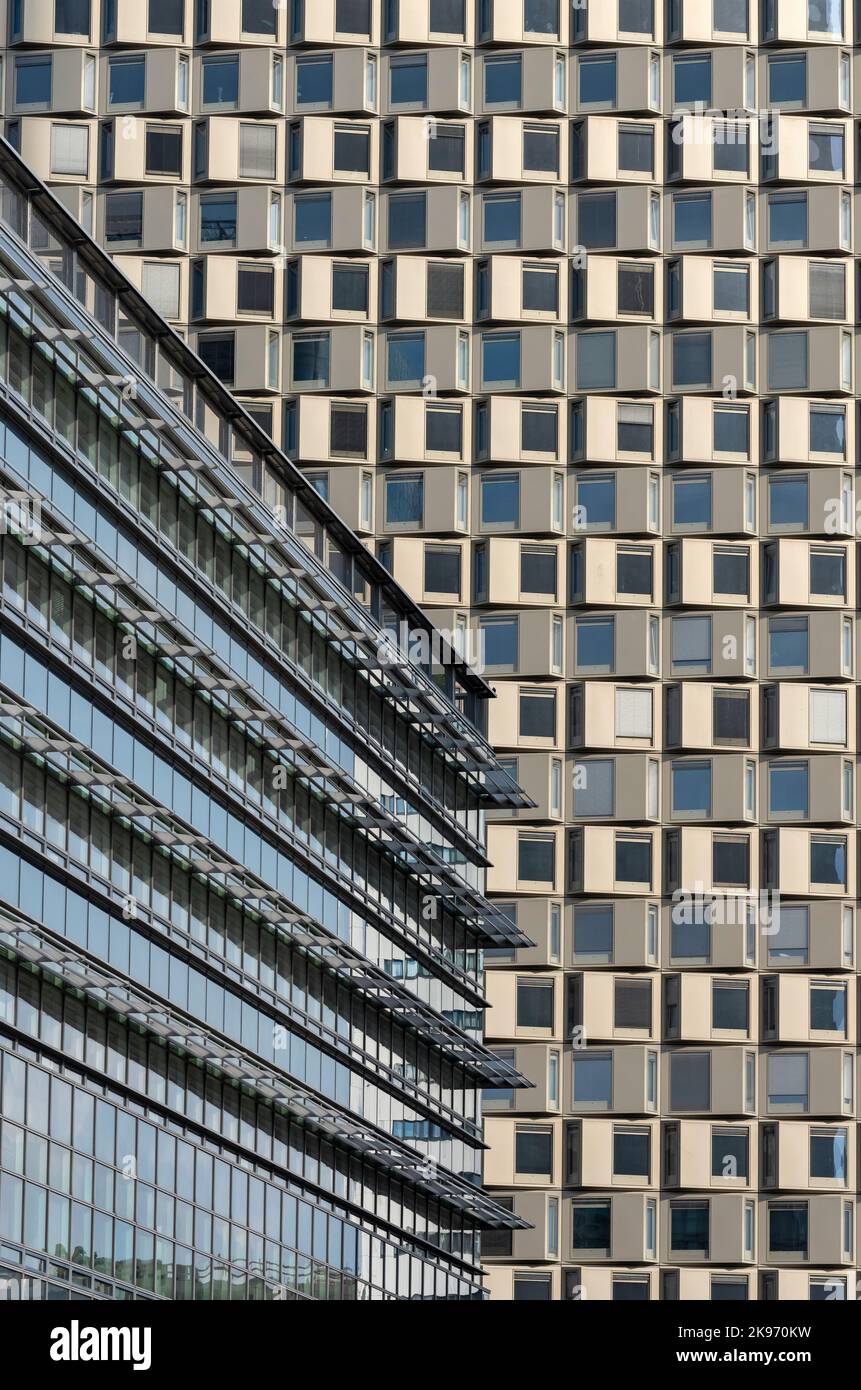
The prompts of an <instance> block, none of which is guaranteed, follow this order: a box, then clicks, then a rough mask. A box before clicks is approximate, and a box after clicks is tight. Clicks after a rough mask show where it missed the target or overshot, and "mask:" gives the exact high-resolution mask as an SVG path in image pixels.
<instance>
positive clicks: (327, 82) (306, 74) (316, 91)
mask: <svg viewBox="0 0 861 1390" xmlns="http://www.w3.org/2000/svg"><path fill="white" fill-rule="evenodd" d="M331 101H332V59H331V58H301V59H300V60H299V61H298V62H297V64H296V104H297V106H324V105H325V106H328V105H330V104H331Z"/></svg>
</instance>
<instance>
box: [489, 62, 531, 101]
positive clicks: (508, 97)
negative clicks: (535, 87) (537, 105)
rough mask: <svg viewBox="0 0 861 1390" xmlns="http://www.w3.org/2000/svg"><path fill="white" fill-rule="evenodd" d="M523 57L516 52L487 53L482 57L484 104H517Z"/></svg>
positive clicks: (519, 96) (520, 87)
mask: <svg viewBox="0 0 861 1390" xmlns="http://www.w3.org/2000/svg"><path fill="white" fill-rule="evenodd" d="M522 77H523V59H522V56H521V55H520V54H519V53H517V54H508V53H506V54H504V55H503V56H501V57H498V58H496V57H491V56H490V55H487V56H486V57H485V59H484V104H485V106H519V105H520V101H521V89H522Z"/></svg>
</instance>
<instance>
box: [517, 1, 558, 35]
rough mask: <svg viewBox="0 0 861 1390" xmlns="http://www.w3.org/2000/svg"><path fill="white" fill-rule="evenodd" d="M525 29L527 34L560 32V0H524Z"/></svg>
mask: <svg viewBox="0 0 861 1390" xmlns="http://www.w3.org/2000/svg"><path fill="white" fill-rule="evenodd" d="M523 29H524V32H525V33H527V34H558V33H559V0H523Z"/></svg>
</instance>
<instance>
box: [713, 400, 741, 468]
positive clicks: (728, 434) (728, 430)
mask: <svg viewBox="0 0 861 1390" xmlns="http://www.w3.org/2000/svg"><path fill="white" fill-rule="evenodd" d="M712 435H713V437H712V447H713V449H714V452H715V453H716V454H741V455H742V457H744V458H749V457H750V411H749V410H748V407H747V406H725V405H715V406H713V407H712Z"/></svg>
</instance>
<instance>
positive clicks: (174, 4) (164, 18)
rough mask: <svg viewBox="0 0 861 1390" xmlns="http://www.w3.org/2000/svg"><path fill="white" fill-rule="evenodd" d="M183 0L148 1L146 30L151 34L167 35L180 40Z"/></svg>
mask: <svg viewBox="0 0 861 1390" xmlns="http://www.w3.org/2000/svg"><path fill="white" fill-rule="evenodd" d="M184 9H185V6H184V4H183V0H149V18H148V23H147V28H148V29H149V32H150V33H151V34H169V35H171V36H174V35H175V36H176V37H177V38H180V39H181V38H182V34H183V19H184V14H183V11H184Z"/></svg>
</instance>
